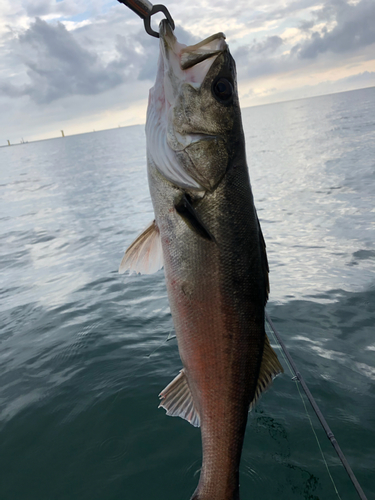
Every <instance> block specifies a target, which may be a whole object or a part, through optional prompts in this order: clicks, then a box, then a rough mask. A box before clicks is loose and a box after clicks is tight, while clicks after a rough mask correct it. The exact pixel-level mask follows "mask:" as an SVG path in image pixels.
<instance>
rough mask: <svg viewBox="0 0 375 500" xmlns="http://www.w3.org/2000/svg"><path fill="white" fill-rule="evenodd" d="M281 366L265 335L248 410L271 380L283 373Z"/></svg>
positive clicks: (252, 406)
mask: <svg viewBox="0 0 375 500" xmlns="http://www.w3.org/2000/svg"><path fill="white" fill-rule="evenodd" d="M283 372H284V370H283V367H282V366H281V364H280V361H279V360H278V359H277V354H276V353H275V351H274V350H273V349H272V347H271V345H270V341H269V340H268V337H267V335H266V338H265V340H264V349H263V357H262V362H261V365H260V371H259V377H258V382H257V386H256V389H255V396H254V398H253V400H252V401H251V403H250V407H249V411H251V410H252V409H253V408H254V406H255V405H256V403H257V401H258V399H259V398H260V396H261V394H262V393H263V392H264V391H266V390H267V389H268V388H269V386H270V385H271V384H272V380H273V379H274V378H275V377H276V376H277V375H278V374H279V373H283Z"/></svg>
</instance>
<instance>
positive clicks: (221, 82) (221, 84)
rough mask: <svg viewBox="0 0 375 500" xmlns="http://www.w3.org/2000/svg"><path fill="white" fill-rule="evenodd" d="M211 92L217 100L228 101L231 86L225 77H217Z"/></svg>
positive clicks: (231, 90)
mask: <svg viewBox="0 0 375 500" xmlns="http://www.w3.org/2000/svg"><path fill="white" fill-rule="evenodd" d="M213 93H214V97H216V98H217V100H218V101H228V100H229V99H230V98H231V97H232V95H233V86H232V84H231V83H230V81H229V80H227V79H226V78H219V79H218V80H216V82H214V84H213Z"/></svg>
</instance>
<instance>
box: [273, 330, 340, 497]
mask: <svg viewBox="0 0 375 500" xmlns="http://www.w3.org/2000/svg"><path fill="white" fill-rule="evenodd" d="M268 332H269V333H270V334H271V335H272V338H273V340H274V342H275V343H276V344H277V343H278V342H277V338H276V337H275V335H274V333H273V331H272V329H270V328H268ZM279 347H281V346H280V344H279ZM281 355H282V357H283V359H284V362H285V364H286V366H287V367H288V368H289V371H290V374H291V376H292V380H293V381H294V383H295V384H296V387H297V391H298V394H299V397H300V398H301V401H302V404H303V406H304V408H305V413H306V416H307V418H308V420H309V422H310V427H311V430H312V432H313V434H314V436H315V439H316V442H317V444H318V448H319V451H320V454H321V456H322V459H323V462H324V465H325V466H326V469H327V472H328V476H329V478H330V479H331V482H332V486H333V489H334V490H335V492H336V495H337V496H338V497H339V499H340V500H341V497H340V494H339V492H338V490H337V487H336V483H335V481H334V479H333V477H332V474H331V471H330V470H329V466H328V463H327V460H326V458H325V456H324V453H323V450H322V447H321V446H320V441H319V438H318V436H317V434H316V432H315V429H314V426H313V423H312V420H311V418H310V414H309V411H308V409H307V406H306V403H305V399H304V397H303V395H302V393H301V390H300V388H299V384H298V379H297V377H296V376H295V375H294V374H293V370H292V367H291V365H290V363H289V361H288V359H287V358H286V356H285V354H284V351H283V350H282V349H281Z"/></svg>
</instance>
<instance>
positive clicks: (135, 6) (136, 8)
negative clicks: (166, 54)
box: [118, 0, 175, 38]
mask: <svg viewBox="0 0 375 500" xmlns="http://www.w3.org/2000/svg"><path fill="white" fill-rule="evenodd" d="M118 1H119V2H120V3H123V4H124V5H126V7H129V9H131V10H132V11H133V12H135V13H136V14H137V15H138V16H139V17H140V18H141V19H143V23H144V25H145V30H146V31H147V33H148V34H149V35H151V36H154V37H155V38H159V33H158V32H157V31H154V30H153V29H152V28H151V16H153V15H154V14H156V13H157V12H162V13H163V14H164V15H165V17H166V18H167V20H168V21H169V24H170V25H171V27H172V29H173V30H174V28H175V26H174V21H173V19H172V16H171V15H170V13H169V10H168V9H167V7H166V6H165V5H152V3H151V2H149V1H148V0H118Z"/></svg>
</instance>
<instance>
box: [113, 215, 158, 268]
mask: <svg viewBox="0 0 375 500" xmlns="http://www.w3.org/2000/svg"><path fill="white" fill-rule="evenodd" d="M163 265H164V260H163V250H162V246H161V238H160V232H159V228H158V226H157V225H156V223H155V221H152V223H151V224H150V225H149V226H147V227H146V229H145V230H144V231H143V233H142V234H140V235H139V236H138V238H137V239H136V240H135V241H133V243H132V244H131V245H130V246H129V248H128V249H127V250H126V252H125V255H124V257H123V258H122V261H121V264H120V267H119V270H118V272H119V273H120V274H122V273H124V272H125V271H130V272H132V271H135V272H136V273H141V274H152V273H156V271H158V270H159V269H161V268H162V267H163Z"/></svg>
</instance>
